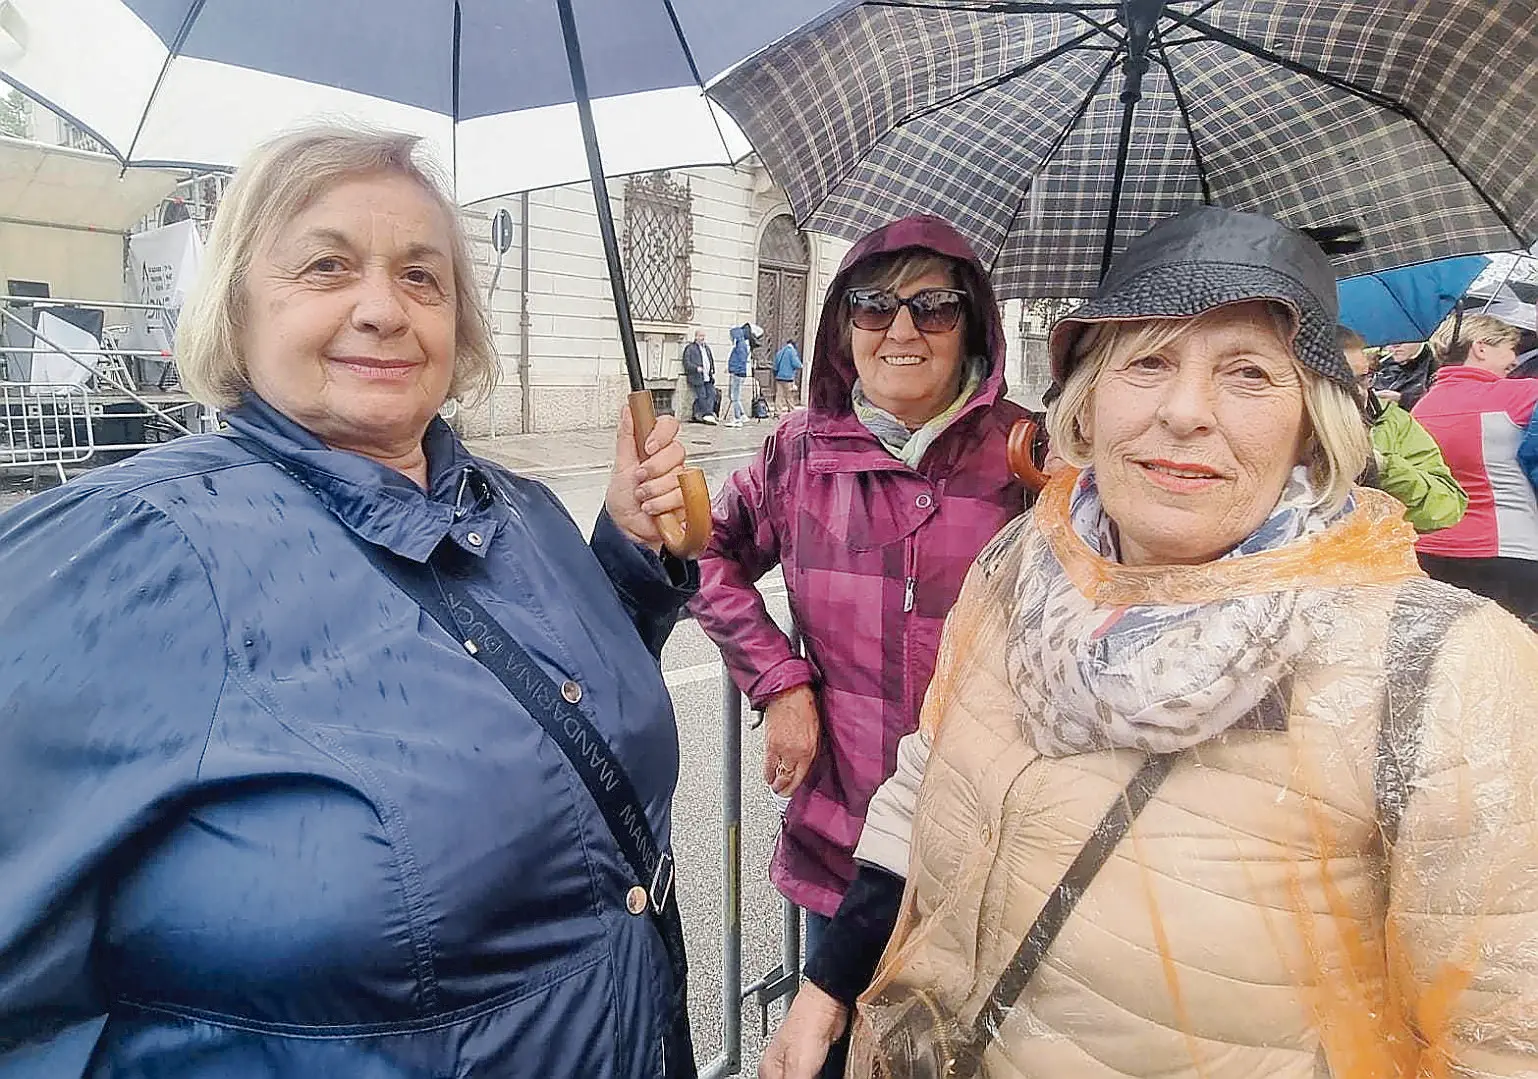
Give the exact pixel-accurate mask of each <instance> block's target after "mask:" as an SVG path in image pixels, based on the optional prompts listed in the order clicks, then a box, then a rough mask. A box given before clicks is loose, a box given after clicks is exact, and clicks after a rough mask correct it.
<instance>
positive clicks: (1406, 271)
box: [1337, 255, 1490, 345]
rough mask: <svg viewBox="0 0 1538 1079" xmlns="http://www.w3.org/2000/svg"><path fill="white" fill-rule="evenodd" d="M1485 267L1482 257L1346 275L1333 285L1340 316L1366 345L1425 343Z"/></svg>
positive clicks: (1440, 260)
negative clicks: (1338, 295) (1337, 298)
mask: <svg viewBox="0 0 1538 1079" xmlns="http://www.w3.org/2000/svg"><path fill="white" fill-rule="evenodd" d="M1488 265H1490V260H1489V259H1487V258H1485V257H1484V256H1483V255H1461V256H1459V257H1457V258H1450V259H1438V260H1437V261H1435V262H1423V263H1420V264H1419V265H1417V266H1403V267H1400V268H1399V269H1397V270H1383V271H1380V272H1378V273H1368V274H1361V275H1360V276H1358V277H1348V278H1346V279H1345V280H1344V281H1341V282H1340V283H1339V285H1338V286H1337V291H1338V292H1339V294H1340V320H1341V322H1343V323H1345V324H1346V325H1347V326H1350V327H1351V328H1352V329H1353V330H1355V331H1356V332H1357V333H1359V334H1361V335H1362V337H1363V339H1364V340H1366V342H1367V343H1368V344H1369V345H1397V344H1400V343H1402V342H1406V341H1424V340H1426V339H1427V338H1428V337H1430V336H1431V334H1432V331H1434V330H1435V329H1436V328H1437V327H1438V326H1440V325H1441V324H1442V320H1443V319H1445V318H1446V317H1447V316H1448V315H1450V314H1452V310H1453V308H1454V307H1455V306H1456V305H1457V303H1458V300H1459V298H1461V297H1462V296H1463V294H1464V293H1465V292H1467V291H1468V288H1469V286H1470V285H1472V284H1473V283H1474V279H1475V278H1476V277H1478V276H1479V275H1480V274H1481V273H1483V272H1484V270H1485V267H1486V266H1488Z"/></svg>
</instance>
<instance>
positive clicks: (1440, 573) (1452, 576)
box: [1416, 554, 1538, 629]
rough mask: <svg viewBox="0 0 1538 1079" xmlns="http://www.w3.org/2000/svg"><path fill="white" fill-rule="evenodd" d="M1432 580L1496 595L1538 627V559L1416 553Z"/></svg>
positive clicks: (1476, 592)
mask: <svg viewBox="0 0 1538 1079" xmlns="http://www.w3.org/2000/svg"><path fill="white" fill-rule="evenodd" d="M1416 558H1418V559H1419V560H1420V564H1421V569H1423V570H1425V571H1426V573H1427V574H1428V575H1430V577H1431V578H1432V579H1433V580H1437V581H1441V582H1443V583H1444V584H1450V585H1456V586H1457V587H1459V588H1464V589H1467V590H1468V591H1470V592H1473V593H1474V594H1475V595H1480V596H1484V597H1485V598H1486V599H1493V600H1495V602H1496V603H1499V604H1500V605H1501V606H1502V607H1505V608H1506V609H1507V610H1508V611H1510V612H1511V613H1512V614H1514V615H1516V616H1517V617H1518V618H1520V619H1522V621H1524V622H1526V623H1527V626H1528V628H1529V629H1538V562H1534V561H1531V560H1529V559H1526V558H1443V557H1442V556H1440V555H1434V554H1422V555H1416Z"/></svg>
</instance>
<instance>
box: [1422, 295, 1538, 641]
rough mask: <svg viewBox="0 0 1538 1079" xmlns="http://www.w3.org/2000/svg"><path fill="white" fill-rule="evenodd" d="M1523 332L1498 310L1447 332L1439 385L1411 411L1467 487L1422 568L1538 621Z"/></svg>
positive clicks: (1535, 504)
mask: <svg viewBox="0 0 1538 1079" xmlns="http://www.w3.org/2000/svg"><path fill="white" fill-rule="evenodd" d="M1520 336H1521V331H1519V330H1518V329H1517V328H1516V327H1514V326H1509V325H1507V324H1506V323H1504V322H1502V321H1500V320H1499V319H1496V318H1492V317H1490V316H1489V315H1474V316H1470V317H1466V318H1464V319H1463V320H1462V325H1461V326H1460V327H1459V329H1458V331H1457V335H1456V337H1455V338H1454V337H1453V335H1452V334H1451V333H1450V332H1449V333H1444V332H1443V331H1438V336H1437V337H1434V338H1433V340H1432V344H1433V346H1434V347H1436V348H1437V351H1438V352H1439V353H1440V354H1441V356H1442V368H1441V370H1439V371H1438V372H1437V376H1436V382H1435V383H1434V384H1433V385H1432V387H1431V389H1430V390H1429V391H1428V392H1427V394H1426V396H1425V397H1423V398H1421V400H1420V402H1419V403H1418V404H1417V405H1416V406H1415V409H1414V411H1413V413H1412V415H1413V416H1414V418H1415V419H1416V420H1418V421H1419V422H1420V424H1421V426H1423V427H1424V428H1426V430H1427V431H1428V432H1430V434H1431V437H1432V438H1434V439H1436V442H1437V445H1439V446H1440V447H1441V449H1442V456H1443V458H1445V459H1446V461H1447V464H1448V467H1449V468H1451V469H1452V473H1453V477H1454V478H1455V479H1456V480H1457V481H1458V483H1459V485H1460V486H1461V487H1462V488H1463V489H1464V491H1466V492H1467V493H1468V496H1469V506H1468V510H1467V512H1466V513H1464V515H1463V519H1462V520H1461V521H1459V522H1458V523H1457V524H1456V525H1454V526H1453V527H1451V528H1445V529H1442V530H1441V531H1439V532H1432V533H1429V534H1427V535H1424V536H1422V537H1421V538H1420V540H1419V542H1418V543H1417V544H1416V552H1417V555H1418V557H1419V559H1420V562H1421V566H1422V568H1423V569H1425V571H1426V572H1427V573H1428V574H1429V575H1430V576H1432V577H1434V578H1435V579H1437V580H1439V581H1444V582H1446V583H1448V584H1453V585H1457V586H1458V587H1460V588H1466V589H1468V590H1469V591H1470V592H1475V593H1477V594H1479V595H1482V596H1485V597H1487V598H1489V599H1493V600H1495V601H1496V602H1497V603H1499V604H1500V605H1501V606H1502V607H1505V608H1506V609H1507V610H1509V611H1511V612H1512V613H1513V614H1515V615H1516V616H1517V617H1518V618H1522V619H1524V620H1526V622H1527V623H1528V625H1530V626H1534V627H1535V628H1538V500H1535V498H1534V493H1533V486H1532V484H1531V483H1530V482H1529V480H1528V477H1527V473H1526V472H1525V471H1524V470H1523V467H1522V463H1521V461H1520V459H1519V457H1520V456H1522V455H1530V454H1532V453H1533V452H1534V450H1535V448H1538V447H1535V446H1534V445H1533V443H1534V442H1535V440H1538V436H1535V434H1532V433H1529V432H1528V424H1529V421H1530V420H1531V419H1532V418H1533V410H1534V406H1535V405H1538V380H1534V379H1519V378H1507V377H1506V376H1507V375H1508V374H1510V373H1511V370H1512V368H1514V367H1515V366H1516V363H1517V351H1516V345H1517V341H1518V340H1519V338H1520Z"/></svg>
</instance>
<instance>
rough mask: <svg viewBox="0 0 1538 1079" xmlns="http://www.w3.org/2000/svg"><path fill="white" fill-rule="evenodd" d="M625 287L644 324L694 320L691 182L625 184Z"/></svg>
mask: <svg viewBox="0 0 1538 1079" xmlns="http://www.w3.org/2000/svg"><path fill="white" fill-rule="evenodd" d="M624 252H625V282H626V285H627V292H628V293H629V295H630V307H631V311H632V314H633V315H634V316H635V318H636V319H637V320H638V321H641V322H675V323H686V322H689V321H690V320H692V319H693V318H694V299H693V297H692V296H691V295H690V289H689V256H690V255H692V254H693V253H694V197H693V195H691V194H690V192H689V182H688V181H687V180H685V181H683V182H682V183H679V182H677V181H675V180H674V179H673V178H672V177H671V176H670V175H669V174H668V173H666V172H654V173H649V174H647V175H644V176H632V177H630V179H629V180H627V181H626V182H625V236H624Z"/></svg>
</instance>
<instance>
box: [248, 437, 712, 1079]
mask: <svg viewBox="0 0 1538 1079" xmlns="http://www.w3.org/2000/svg"><path fill="white" fill-rule="evenodd" d="M230 437H231V441H234V442H238V443H239V444H240V445H242V446H244V447H245V448H247V449H249V450H250V451H251V452H252V453H253V454H255V455H256V456H258V457H261V458H262V459H264V460H266V461H268V462H269V463H271V464H272V465H274V466H275V467H277V468H278V469H279V470H280V471H282V472H284V473H285V474H287V475H288V476H290V477H291V478H293V479H294V480H295V481H296V482H298V483H299V484H300V485H301V486H304V487H306V488H308V487H309V485H308V484H307V483H305V481H304V480H303V479H301V478H300V477H298V476H295V475H294V474H293V472H292V471H291V470H290V469H289V468H288V467H287V466H286V464H285V463H284V462H283V461H282V460H281V459H280V458H278V457H277V456H276V455H275V454H273V453H272V452H271V451H270V450H268V449H267V448H266V447H265V446H262V445H260V444H258V443H255V442H253V441H251V440H250V439H245V438H239V437H235V436H230ZM347 534H348V535H349V536H351V537H352V538H353V540H354V542H355V543H356V545H357V547H358V550H359V551H360V552H361V553H362V554H363V556H364V557H365V558H367V559H368V560H369V562H371V563H372V564H373V566H374V568H375V569H377V570H378V571H379V572H380V573H381V574H383V575H384V577H385V579H386V580H389V581H391V582H393V583H394V584H395V586H396V587H397V588H399V589H400V590H401V591H402V592H404V593H405V594H406V595H407V596H409V597H410V598H411V599H412V600H414V601H415V602H416V603H417V605H418V606H419V607H421V608H422V610H423V611H424V612H425V613H426V614H427V615H429V616H430V617H431V618H432V620H433V621H434V622H436V623H438V625H440V626H442V627H443V629H444V631H445V632H446V633H448V634H449V636H450V637H452V638H453V639H454V640H455V641H457V642H459V644H460V646H461V647H462V648H464V650H465V651H466V652H467V653H469V654H470V655H471V656H473V657H475V659H476V661H477V662H478V663H480V665H481V666H483V667H485V668H486V669H487V670H488V671H490V672H491V674H492V675H493V676H494V677H495V678H496V679H497V681H499V682H501V683H502V685H503V687H504V688H505V689H506V690H507V691H508V693H510V694H512V696H513V699H514V700H516V701H517V702H518V703H519V704H520V705H522V706H523V709H524V711H526V712H528V713H529V715H530V716H532V717H533V718H534V720H535V722H537V723H538V724H539V725H540V727H542V728H543V729H544V732H545V734H546V735H548V736H549V738H550V740H551V741H552V742H554V743H555V744H556V746H557V747H559V748H560V750H561V752H562V753H563V754H565V756H566V759H567V760H568V761H569V762H570V764H571V766H572V768H573V770H575V771H576V773H577V775H578V776H579V777H581V779H582V783H583V786H585V787H586V788H587V790H588V793H589V794H590V795H592V798H593V801H594V802H595V803H596V804H597V806H598V810H599V812H600V813H601V814H602V815H603V819H604V823H605V824H607V825H608V826H609V831H610V832H611V833H613V835H614V842H615V843H616V844H617V845H618V846H619V849H620V852H621V853H622V854H623V855H624V857H625V861H626V862H627V863H628V864H629V865H630V868H631V870H632V872H634V873H635V875H636V878H637V880H638V881H640V882H641V883H640V884H638V885H637V886H636V887H635V888H632V889H631V894H630V895H628V896H627V897H626V902H627V906H629V909H630V913H632V914H641V913H643V911H649V912H650V913H651V915H652V917H653V919H654V920H655V923H656V926H657V931H658V933H659V934H660V936H661V937H662V942H663V945H664V946H665V947H666V949H667V953H668V962H669V966H670V967H671V968H672V973H673V980H674V987H673V988H674V997H675V1012H676V1013H677V1014H675V1015H674V1017H673V1019H674V1028H675V1029H674V1031H673V1034H674V1037H673V1038H672V1039H671V1041H670V1044H669V1046H668V1050H669V1053H668V1055H669V1059H668V1063H667V1068H668V1074H669V1075H673V1076H679V1075H690V1074H693V1071H694V1061H693V1049H692V1047H690V1046H689V1045H688V1027H687V1024H688V1014H687V1004H686V1003H685V997H684V994H685V992H686V989H687V983H688V962H687V959H686V957H685V953H684V935H683V922H682V920H681V918H680V916H679V911H678V902H677V897H676V896H675V894H674V892H673V876H674V865H673V855H672V852H671V851H664V850H662V849H660V848H659V846H658V844H657V840H656V838H655V837H654V836H653V835H652V830H651V823H650V822H649V821H648V820H647V817H646V810H645V808H644V807H643V806H642V804H641V800H640V797H639V796H638V795H637V794H636V790H635V786H634V785H633V784H632V783H631V781H630V776H629V774H628V773H627V772H626V771H625V768H624V766H623V765H622V764H621V763H620V760H619V757H618V756H617V755H616V754H615V753H614V751H613V749H612V748H611V747H610V745H609V743H608V740H607V739H606V738H604V736H603V734H602V733H601V732H600V731H599V730H598V728H597V727H595V726H594V725H593V722H592V720H590V719H588V717H587V715H586V714H585V713H584V712H583V711H582V709H580V708H578V707H577V703H576V700H573V699H569V696H570V697H576V698H578V699H580V697H579V695H578V694H577V693H576V692H573V691H572V690H571V689H570V688H567V687H558V686H557V685H556V684H555V681H554V680H553V679H551V677H550V676H549V675H547V674H546V673H545V672H544V671H543V670H541V669H540V667H539V665H538V664H537V663H536V662H535V661H534V659H533V657H532V656H530V655H529V653H528V652H527V651H525V650H524V648H523V646H522V645H520V644H519V643H518V642H517V641H516V640H514V639H513V636H512V635H511V634H510V633H507V632H506V631H505V630H504V629H503V628H502V626H501V625H500V624H499V623H498V622H497V620H496V619H495V618H493V617H492V616H491V614H490V613H489V612H488V611H487V610H486V609H485V608H484V607H482V606H481V605H480V603H479V602H477V601H476V599H475V597H473V596H471V595H470V593H469V591H468V590H467V589H465V588H464V587H463V586H462V585H461V584H460V583H459V582H458V581H456V580H455V578H454V575H453V574H452V573H451V572H449V571H448V570H447V569H445V570H444V571H443V572H439V569H438V566H437V565H436V563H438V562H440V561H441V560H442V552H443V550H444V549H443V548H442V547H441V546H440V548H439V550H438V551H436V552H434V554H433V557H432V559H430V560H429V561H428V562H427V563H425V564H424V563H418V562H413V561H411V560H410V559H407V558H402V557H400V556H399V555H396V554H394V553H393V552H391V551H388V550H386V549H385V548H383V547H379V546H377V545H375V544H372V543H369V542H368V541H366V540H364V539H363V538H362V537H361V536H358V535H357V534H356V533H354V532H352V531H350V530H348V533H347ZM568 695H569V696H568ZM643 885H644V888H643ZM643 892H644V894H643ZM632 903H633V904H635V905H630V904H632ZM642 904H644V906H642ZM679 1027H682V1030H681V1031H680V1030H679V1029H678V1028H679ZM680 1041H681V1042H682V1043H683V1044H682V1045H680V1044H679V1042H680Z"/></svg>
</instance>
